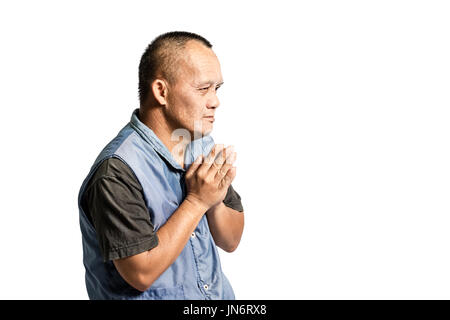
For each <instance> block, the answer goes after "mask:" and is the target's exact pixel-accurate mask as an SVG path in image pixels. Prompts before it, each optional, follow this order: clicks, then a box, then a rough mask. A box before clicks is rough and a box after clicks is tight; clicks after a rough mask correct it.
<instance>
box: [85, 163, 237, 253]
mask: <svg viewBox="0 0 450 320" xmlns="http://www.w3.org/2000/svg"><path fill="white" fill-rule="evenodd" d="M223 202H224V204H225V205H226V206H228V207H230V208H232V209H234V210H237V211H240V212H242V211H244V209H243V207H242V203H241V197H240V196H239V194H238V193H237V192H236V191H235V190H234V189H233V187H232V186H231V185H230V187H229V188H228V191H227V194H226V196H225V199H224V200H223ZM81 206H82V208H83V210H84V212H85V213H86V215H87V216H88V218H89V220H90V221H91V223H92V224H93V226H94V228H95V231H96V233H97V240H98V242H99V246H100V250H101V253H102V256H103V260H104V261H108V260H115V259H120V258H125V257H128V256H132V255H136V254H139V253H141V252H144V251H148V250H150V249H153V248H154V247H156V246H157V245H158V236H157V234H156V232H155V230H154V227H153V224H152V221H151V218H150V214H149V212H148V209H147V206H146V204H145V200H144V195H143V190H142V186H141V185H140V183H139V181H138V180H137V178H136V176H135V175H134V173H133V171H132V170H131V169H130V168H129V167H128V165H127V164H125V163H124V162H123V161H122V160H120V159H118V158H110V159H107V160H105V161H103V162H102V163H101V164H100V166H99V167H98V168H97V170H96V171H95V173H94V175H93V176H92V178H91V179H90V181H89V183H88V185H87V187H86V191H85V193H84V196H83V199H82V201H81Z"/></svg>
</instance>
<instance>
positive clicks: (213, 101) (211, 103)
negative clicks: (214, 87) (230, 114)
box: [206, 92, 220, 109]
mask: <svg viewBox="0 0 450 320" xmlns="http://www.w3.org/2000/svg"><path fill="white" fill-rule="evenodd" d="M219 105H220V101H219V98H218V97H217V94H216V93H215V92H213V93H212V94H211V95H210V97H209V99H208V101H207V102H206V107H207V108H209V109H215V108H217V107H218V106H219Z"/></svg>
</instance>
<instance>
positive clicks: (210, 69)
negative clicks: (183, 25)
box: [179, 41, 223, 85]
mask: <svg viewBox="0 0 450 320" xmlns="http://www.w3.org/2000/svg"><path fill="white" fill-rule="evenodd" d="M183 53H184V54H183V59H181V60H182V62H181V63H180V70H179V71H180V76H181V77H183V78H184V79H183V80H185V81H188V82H191V83H192V84H196V85H199V84H202V83H214V82H215V83H220V82H223V79H222V72H221V70H220V63H219V59H217V56H216V55H215V54H214V52H213V51H212V50H211V49H210V48H208V47H206V46H204V45H203V44H200V43H197V42H196V41H192V42H188V43H187V44H186V48H185V49H184V50H183Z"/></svg>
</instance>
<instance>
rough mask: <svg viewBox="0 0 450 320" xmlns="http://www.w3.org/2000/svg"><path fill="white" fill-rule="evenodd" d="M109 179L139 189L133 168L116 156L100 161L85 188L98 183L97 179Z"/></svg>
mask: <svg viewBox="0 0 450 320" xmlns="http://www.w3.org/2000/svg"><path fill="white" fill-rule="evenodd" d="M111 179H113V180H114V181H118V182H121V183H123V184H128V185H131V186H134V187H136V188H138V189H141V186H140V184H139V182H138V181H137V179H136V176H135V174H134V172H133V170H131V168H130V167H129V166H128V165H127V164H126V163H125V162H124V161H123V160H121V159H119V158H117V157H111V158H108V159H105V160H103V161H102V163H101V164H100V165H99V166H98V168H97V169H96V171H95V172H94V174H93V175H92V178H91V179H90V182H89V185H88V186H87V188H89V187H90V186H92V185H93V184H96V183H98V182H99V181H105V180H111Z"/></svg>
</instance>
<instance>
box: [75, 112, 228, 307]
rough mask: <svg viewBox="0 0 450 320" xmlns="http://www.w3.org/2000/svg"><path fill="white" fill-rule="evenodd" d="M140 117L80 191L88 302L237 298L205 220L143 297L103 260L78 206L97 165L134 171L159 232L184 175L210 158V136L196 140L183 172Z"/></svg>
mask: <svg viewBox="0 0 450 320" xmlns="http://www.w3.org/2000/svg"><path fill="white" fill-rule="evenodd" d="M137 115H138V110H135V111H134V112H133V114H132V117H131V120H130V122H129V123H128V124H127V125H126V126H125V127H124V128H123V129H122V130H120V132H119V133H118V135H117V136H116V137H115V138H114V139H113V140H112V141H111V142H110V143H108V144H107V145H106V147H105V148H104V149H103V150H102V151H101V152H100V154H99V156H98V157H97V159H96V160H95V161H94V164H93V165H92V167H91V170H90V172H89V174H88V175H87V177H86V179H85V180H84V182H83V184H82V186H81V189H80V192H79V197H78V206H79V216H80V228H81V233H82V242H83V263H84V266H85V269H86V277H85V279H86V287H87V291H88V295H89V298H90V299H234V293H233V289H232V287H231V285H230V283H229V282H228V279H227V278H226V276H225V275H224V273H223V272H222V268H221V264H220V259H219V254H218V251H217V247H216V245H215V243H214V240H213V238H212V236H211V233H210V231H209V226H208V222H207V220H206V215H204V216H203V217H202V219H201V220H200V222H199V224H198V226H197V227H196V229H195V231H194V233H193V234H192V236H191V237H190V239H189V241H188V242H187V243H186V245H185V247H184V249H183V250H182V252H181V254H180V255H179V256H178V258H177V259H176V260H175V262H174V263H173V264H172V265H171V266H170V267H169V268H168V269H167V270H166V271H165V272H164V273H163V274H162V275H161V276H160V277H159V278H158V279H156V280H155V281H154V283H153V284H152V286H151V287H150V288H149V289H148V290H147V291H145V292H141V291H139V290H136V289H135V288H133V287H132V286H130V285H129V284H128V283H127V282H126V281H125V280H123V278H122V277H121V276H120V274H119V273H118V272H117V270H116V269H115V266H114V263H113V262H112V261H106V262H104V261H103V259H102V255H101V252H100V248H99V244H98V241H97V237H96V231H95V228H94V227H93V226H92V224H91V222H90V221H89V219H88V217H87V215H86V213H85V212H84V211H83V209H82V207H81V204H80V201H81V198H82V196H83V193H84V191H85V188H86V185H87V184H88V182H89V179H90V177H91V176H92V175H93V173H94V172H95V170H96V169H97V168H98V166H99V165H100V164H101V163H102V162H103V161H104V160H106V159H109V158H112V157H116V158H119V159H120V160H122V161H123V162H125V163H126V164H127V165H128V166H129V167H130V168H131V170H132V171H133V173H134V174H135V176H136V178H137V180H138V181H139V183H140V184H141V186H142V189H143V195H144V199H145V202H146V205H147V208H148V212H149V218H150V219H151V221H152V223H153V226H154V229H155V231H157V230H158V229H159V228H160V227H161V226H162V225H164V223H165V222H166V221H167V220H168V219H169V218H170V216H171V215H172V213H173V212H174V211H175V210H176V209H177V208H178V207H179V205H180V204H181V203H182V201H183V200H184V198H185V197H186V186H185V183H184V175H185V173H186V170H188V169H189V166H190V164H191V163H192V162H193V161H194V160H195V159H196V158H197V156H199V155H200V154H203V155H204V156H206V155H208V154H209V152H210V151H211V149H212V147H213V146H214V141H213V139H212V137H211V136H205V137H202V138H201V139H197V140H194V141H192V142H191V143H190V144H189V145H188V147H187V148H186V153H185V159H184V162H185V169H183V168H182V167H181V166H180V165H179V164H178V163H177V162H176V161H175V160H174V159H173V157H172V155H171V153H170V152H169V150H168V149H167V148H166V147H165V145H164V144H163V143H162V142H161V140H159V138H158V137H157V136H156V135H155V133H154V132H153V131H152V130H151V129H150V128H148V127H147V126H146V125H144V124H143V123H142V122H141V121H140V120H139V118H138V116H137Z"/></svg>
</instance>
